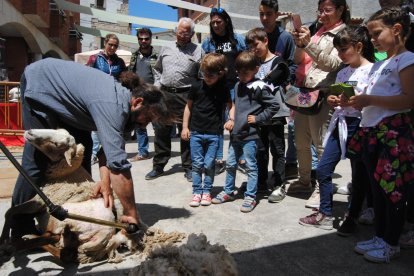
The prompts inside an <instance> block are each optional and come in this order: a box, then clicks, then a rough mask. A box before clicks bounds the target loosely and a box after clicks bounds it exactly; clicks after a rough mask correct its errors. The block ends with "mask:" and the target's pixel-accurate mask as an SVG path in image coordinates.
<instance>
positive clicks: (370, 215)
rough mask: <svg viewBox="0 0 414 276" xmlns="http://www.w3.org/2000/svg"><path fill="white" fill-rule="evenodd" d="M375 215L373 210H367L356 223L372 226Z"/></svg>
mask: <svg viewBox="0 0 414 276" xmlns="http://www.w3.org/2000/svg"><path fill="white" fill-rule="evenodd" d="M374 219H375V213H374V208H367V209H365V210H363V211H362V212H361V215H359V218H358V222H359V223H362V224H368V225H372V224H374Z"/></svg>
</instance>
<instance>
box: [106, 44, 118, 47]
mask: <svg viewBox="0 0 414 276" xmlns="http://www.w3.org/2000/svg"><path fill="white" fill-rule="evenodd" d="M108 46H109V47H114V48H118V44H112V43H108Z"/></svg>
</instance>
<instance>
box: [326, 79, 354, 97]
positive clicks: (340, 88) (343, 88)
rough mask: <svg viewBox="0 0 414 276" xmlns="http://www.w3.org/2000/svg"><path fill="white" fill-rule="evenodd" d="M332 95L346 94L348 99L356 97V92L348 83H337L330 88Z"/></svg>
mask: <svg viewBox="0 0 414 276" xmlns="http://www.w3.org/2000/svg"><path fill="white" fill-rule="evenodd" d="M329 90H330V91H331V94H333V95H337V96H339V95H341V94H344V95H345V96H346V97H347V98H348V99H349V98H351V97H352V96H355V90H354V87H353V86H352V85H349V84H346V83H335V84H332V85H331V86H330V87H329Z"/></svg>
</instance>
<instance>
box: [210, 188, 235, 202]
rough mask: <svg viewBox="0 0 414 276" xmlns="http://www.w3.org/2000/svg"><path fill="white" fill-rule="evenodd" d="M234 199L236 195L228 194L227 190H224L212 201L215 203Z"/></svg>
mask: <svg viewBox="0 0 414 276" xmlns="http://www.w3.org/2000/svg"><path fill="white" fill-rule="evenodd" d="M233 200H234V196H233V195H228V194H226V192H225V191H222V192H220V193H219V194H218V195H216V197H215V198H213V199H212V200H211V203H213V204H221V203H224V202H226V201H233Z"/></svg>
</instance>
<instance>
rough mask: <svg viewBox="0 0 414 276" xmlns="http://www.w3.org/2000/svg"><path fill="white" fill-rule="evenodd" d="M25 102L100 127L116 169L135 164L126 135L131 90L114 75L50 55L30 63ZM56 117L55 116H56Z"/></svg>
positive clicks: (80, 123) (66, 119)
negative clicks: (126, 145) (128, 155)
mask: <svg viewBox="0 0 414 276" xmlns="http://www.w3.org/2000/svg"><path fill="white" fill-rule="evenodd" d="M24 76H25V78H26V89H25V91H24V98H25V102H26V103H27V104H29V105H30V107H31V108H32V110H33V111H34V112H36V113H37V114H39V115H41V116H44V117H47V116H48V114H49V116H50V111H51V112H52V114H54V115H55V116H57V117H58V118H54V119H57V120H59V121H62V122H64V123H66V124H68V125H71V126H73V127H74V128H78V129H81V130H87V131H92V130H97V131H98V136H99V140H100V141H101V144H102V147H103V150H104V152H105V155H106V158H107V166H108V167H109V168H110V169H112V170H116V171H120V170H126V169H129V168H130V167H131V164H130V163H129V162H128V160H127V154H126V152H125V140H124V138H123V136H122V134H123V132H124V128H125V125H126V124H127V122H128V120H129V115H130V110H131V107H130V100H131V92H130V90H128V89H127V88H125V87H123V86H122V85H121V84H120V83H118V82H116V81H115V79H114V78H113V77H112V76H109V75H108V74H106V73H104V72H101V71H99V70H96V69H94V68H91V67H88V66H84V65H81V64H78V63H75V62H73V61H64V60H60V59H53V58H47V59H44V60H40V61H37V62H35V63H32V64H30V65H29V66H28V67H26V69H25V72H24ZM52 119H53V118H52Z"/></svg>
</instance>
